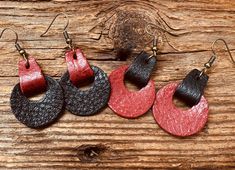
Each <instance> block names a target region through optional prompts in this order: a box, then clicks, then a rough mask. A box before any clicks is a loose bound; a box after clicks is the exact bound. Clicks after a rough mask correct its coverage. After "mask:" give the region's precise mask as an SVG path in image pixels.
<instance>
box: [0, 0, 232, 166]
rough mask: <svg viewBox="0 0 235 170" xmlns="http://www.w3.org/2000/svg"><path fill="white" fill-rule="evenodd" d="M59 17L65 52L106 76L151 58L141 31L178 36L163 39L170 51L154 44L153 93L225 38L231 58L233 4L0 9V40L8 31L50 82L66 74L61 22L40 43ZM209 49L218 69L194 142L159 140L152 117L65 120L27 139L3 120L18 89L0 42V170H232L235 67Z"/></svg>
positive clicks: (21, 4) (108, 114)
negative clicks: (72, 48)
mask: <svg viewBox="0 0 235 170" xmlns="http://www.w3.org/2000/svg"><path fill="white" fill-rule="evenodd" d="M158 11H159V13H158ZM59 12H66V13H68V14H69V17H70V25H69V27H68V32H69V33H70V36H71V38H72V39H73V42H74V44H75V45H76V46H77V47H79V48H81V49H82V50H83V51H84V53H85V54H86V56H87V58H88V60H89V62H90V63H91V64H92V65H97V66H98V67H100V68H102V69H103V70H105V71H106V72H107V73H108V74H110V72H111V71H112V70H113V69H115V68H117V67H118V66H121V65H123V64H129V63H130V62H131V61H132V60H133V54H136V53H138V52H140V51H141V50H143V49H145V50H146V51H147V52H149V54H151V51H150V47H151V43H149V42H150V41H151V39H152V37H151V36H149V35H148V34H146V32H145V29H144V28H145V26H146V24H147V23H150V22H151V23H155V24H159V22H161V23H162V25H164V26H165V27H166V28H167V29H168V30H169V31H171V32H173V33H175V34H177V35H178V36H172V35H167V34H166V36H167V37H168V40H169V42H170V43H171V44H172V45H173V46H174V47H175V48H177V49H178V50H179V51H175V50H174V49H172V48H171V47H170V46H169V45H168V44H167V43H166V42H165V41H166V39H165V38H163V35H162V34H161V35H160V36H159V37H160V38H159V44H158V47H159V50H158V57H157V60H158V62H157V68H156V70H155V71H154V73H153V75H152V79H153V80H154V81H155V82H156V88H157V89H159V88H161V87H162V86H164V85H166V84H168V83H169V82H173V81H180V80H182V79H183V78H184V77H185V75H186V74H187V73H188V72H189V71H190V70H192V69H194V68H198V69H201V68H202V66H203V64H204V63H205V62H206V61H207V60H208V59H209V58H210V56H211V51H210V46H211V43H212V42H213V41H214V40H215V39H217V38H224V39H225V40H226V41H227V42H228V44H229V47H230V49H231V52H232V54H233V55H234V56H235V52H234V51H235V31H234V28H235V1H234V0H223V1H222V0H209V1H208V0H196V1H190V0H182V1H171V0H158V1H157V0H155V1H154V0H152V1H143V0H126V1H121V0H120V1H113V0H99V1H72V0H51V1H36V0H31V1H10V0H6V1H0V30H2V29H3V28H5V27H11V28H13V29H14V30H16V31H17V32H18V33H19V40H20V41H19V43H21V44H22V46H23V47H24V48H25V49H26V51H27V52H28V53H29V54H31V55H32V56H35V58H36V59H37V61H38V63H39V64H40V66H41V67H42V70H43V71H44V73H45V74H47V75H50V76H53V77H55V78H59V77H60V76H62V75H63V73H64V72H65V71H66V63H65V60H64V51H65V50H64V48H65V47H66V43H65V41H64V38H63V35H62V32H61V31H62V28H63V26H64V23H65V22H66V20H65V19H64V18H63V17H59V18H58V20H57V21H56V23H55V25H54V26H53V27H52V29H51V30H50V31H49V32H48V34H47V37H43V38H42V37H40V34H42V33H43V32H44V31H45V29H46V28H47V26H48V24H49V22H50V21H51V20H52V18H53V17H54V16H55V15H56V14H57V13H59ZM158 14H160V16H159V15H158ZM160 17H162V19H163V20H162V19H161V18H160ZM164 21H165V23H164ZM167 25H169V27H171V28H172V29H170V28H169V27H167ZM101 31H102V32H103V35H102V36H100V32H101ZM157 34H159V32H158V33H157ZM161 37H162V38H161ZM145 47H146V48H145ZM216 47H217V48H218V49H219V50H218V51H219V52H218V60H217V61H216V64H215V65H214V67H213V68H212V69H211V70H210V71H209V76H210V79H209V82H208V86H207V88H206V89H205V96H206V98H207V99H208V101H209V103H210V113H209V121H208V123H207V125H206V127H205V128H204V129H203V131H202V132H201V133H199V134H198V135H195V136H192V137H187V138H183V139H181V138H176V137H173V136H170V135H168V134H167V133H165V132H164V131H163V130H162V129H160V128H159V126H158V125H157V124H156V123H155V121H154V119H153V116H152V113H151V111H149V112H148V113H146V114H145V115H144V116H142V117H140V118H137V119H134V120H128V119H124V118H121V117H118V116H117V115H115V114H114V113H113V112H112V111H111V110H110V109H109V108H107V109H105V110H103V111H102V112H101V113H100V114H98V115H95V116H91V117H77V116H75V115H73V114H70V113H69V112H65V113H64V114H63V116H62V117H61V118H60V119H59V121H58V122H57V123H55V124H53V125H52V126H50V127H48V128H46V129H43V130H33V129H29V128H27V127H25V126H24V125H23V124H21V123H19V122H18V121H17V120H16V119H15V117H14V115H13V114H12V112H11V110H10V105H9V98H10V94H11V90H12V88H13V87H14V85H15V84H16V83H17V82H18V81H19V80H18V76H17V62H18V59H19V54H18V53H17V51H16V50H15V48H14V34H11V32H6V34H4V35H3V37H2V39H0V63H1V67H0V98H1V100H0V113H1V116H0V168H1V169H6V168H13V169H67V168H68V169H69V168H70V169H158V168H159V169H220V170H221V169H226V170H227V169H234V168H235V81H234V79H235V66H234V65H232V63H231V61H230V59H229V57H228V54H227V53H226V52H224V51H223V49H224V46H223V44H222V43H218V44H216ZM221 50H222V51H221ZM128 55H130V56H129V57H126V56H128ZM125 59H127V61H122V60H125ZM128 87H129V88H134V87H133V85H128ZM133 90H134V89H133Z"/></svg>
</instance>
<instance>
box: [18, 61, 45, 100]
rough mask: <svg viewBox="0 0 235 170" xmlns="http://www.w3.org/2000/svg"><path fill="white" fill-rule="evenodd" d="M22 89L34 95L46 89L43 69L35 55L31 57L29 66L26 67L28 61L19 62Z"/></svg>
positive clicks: (27, 93) (24, 92)
mask: <svg viewBox="0 0 235 170" xmlns="http://www.w3.org/2000/svg"><path fill="white" fill-rule="evenodd" d="M18 67H19V77H20V89H21V91H22V93H23V94H24V95H27V96H28V95H33V94H36V93H38V92H42V91H44V90H46V81H45V78H44V76H43V74H42V70H41V68H40V67H39V65H38V64H37V62H36V60H35V59H34V58H33V57H29V67H28V68H26V61H25V60H24V59H22V60H20V61H19V63H18Z"/></svg>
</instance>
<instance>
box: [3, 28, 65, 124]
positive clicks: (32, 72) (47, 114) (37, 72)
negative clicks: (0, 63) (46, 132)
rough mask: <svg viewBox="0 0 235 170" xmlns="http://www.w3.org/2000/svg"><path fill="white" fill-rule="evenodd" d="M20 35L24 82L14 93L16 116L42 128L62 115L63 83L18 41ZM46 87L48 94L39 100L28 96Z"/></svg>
mask: <svg viewBox="0 0 235 170" xmlns="http://www.w3.org/2000/svg"><path fill="white" fill-rule="evenodd" d="M6 30H11V31H13V32H14V33H15V35H16V40H15V47H16V49H17V50H18V52H19V53H20V55H21V56H22V57H23V59H22V60H20V61H19V63H18V68H19V77H20V83H18V84H17V85H15V87H14V89H13V91H12V93H11V99H10V104H11V109H12V112H13V114H14V115H15V117H16V118H17V119H18V120H19V121H20V122H21V123H23V124H25V125H26V126H28V127H30V128H41V127H45V126H47V125H49V124H51V123H53V122H54V121H55V120H56V119H57V118H58V117H59V115H60V113H61V111H62V108H63V104H64V98H63V90H62V88H61V86H60V85H59V83H58V82H57V81H56V80H54V79H53V78H51V77H49V76H44V75H43V73H42V71H41V68H40V66H39V65H38V64H37V62H36V60H35V58H34V57H32V56H28V54H27V53H26V52H25V50H24V49H23V48H21V46H20V45H19V44H18V34H17V33H16V32H15V31H14V30H12V29H10V28H5V29H4V30H3V31H2V32H1V34H0V38H1V37H2V35H3V33H4V32H5V31H6ZM43 91H46V93H45V95H44V97H43V98H42V99H41V100H38V101H30V100H29V99H28V98H27V97H28V96H31V95H34V94H36V93H39V92H43Z"/></svg>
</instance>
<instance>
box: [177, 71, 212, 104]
mask: <svg viewBox="0 0 235 170" xmlns="http://www.w3.org/2000/svg"><path fill="white" fill-rule="evenodd" d="M200 73H201V71H199V70H197V69H194V70H192V71H191V72H190V73H189V74H188V75H187V76H186V77H185V78H184V80H183V81H182V82H181V83H180V84H179V86H178V87H177V89H176V92H175V96H176V97H177V98H179V99H180V100H182V101H184V102H185V103H186V104H188V105H189V106H194V105H197V104H198V103H199V101H200V100H201V97H202V95H203V94H204V89H205V87H206V85H207V82H208V79H209V77H208V76H207V75H206V74H204V73H203V74H202V75H201V76H200V77H199V75H200Z"/></svg>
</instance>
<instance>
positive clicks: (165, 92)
mask: <svg viewBox="0 0 235 170" xmlns="http://www.w3.org/2000/svg"><path fill="white" fill-rule="evenodd" d="M217 41H222V42H223V43H224V44H225V46H226V48H227V50H228V53H229V55H230V57H231V60H232V62H233V64H235V61H234V59H233V57H232V54H231V52H230V50H229V48H228V45H227V43H226V42H225V40H223V39H217V40H215V41H214V42H213V44H212V57H211V58H210V60H209V61H208V62H207V63H205V64H204V68H203V69H202V70H201V71H199V70H197V69H194V70H192V71H191V72H190V73H189V74H188V75H187V76H186V77H185V78H184V80H183V81H182V82H181V83H177V82H175V83H170V84H168V85H166V86H165V87H163V88H162V89H160V90H159V91H158V93H157V95H156V100H155V102H154V105H153V116H154V118H155V120H156V122H157V123H158V124H159V126H160V127H161V128H162V129H164V130H165V131H166V132H168V133H170V134H172V135H175V136H181V137H184V136H190V135H193V134H196V133H198V132H199V131H200V130H201V129H202V128H203V127H204V126H205V124H206V122H207V119H208V112H209V104H208V102H207V100H206V98H205V97H204V96H203V93H204V88H205V87H206V85H207V82H208V79H209V77H208V75H207V74H206V72H207V70H208V69H209V68H211V67H212V65H213V63H214V62H215V60H216V58H217V56H216V53H215V50H214V44H215V43H216V42H217ZM173 96H176V97H177V98H179V99H181V100H182V101H184V102H185V103H186V104H188V105H189V106H192V108H191V109H189V110H185V111H184V110H181V109H178V108H176V106H175V105H174V104H173V102H172V100H173Z"/></svg>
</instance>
